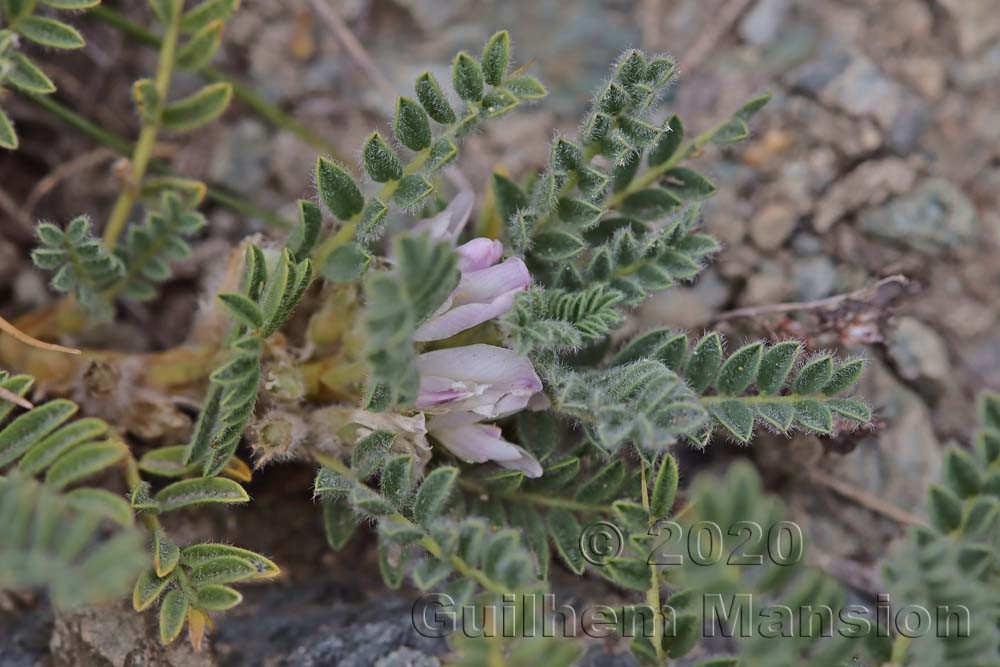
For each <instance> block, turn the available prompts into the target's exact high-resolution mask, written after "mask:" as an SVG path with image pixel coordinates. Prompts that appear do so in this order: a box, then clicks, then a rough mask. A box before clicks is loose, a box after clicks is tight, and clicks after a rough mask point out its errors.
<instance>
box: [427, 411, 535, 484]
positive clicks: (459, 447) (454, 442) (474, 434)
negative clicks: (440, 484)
mask: <svg viewBox="0 0 1000 667" xmlns="http://www.w3.org/2000/svg"><path fill="white" fill-rule="evenodd" d="M427 426H428V428H429V429H430V432H431V435H433V436H434V437H435V438H437V440H438V441H439V442H440V443H441V444H442V445H444V447H445V448H446V449H448V451H450V452H451V453H452V454H454V455H455V456H457V457H458V458H460V459H462V460H463V461H467V462H469V463H483V462H485V461H495V462H497V463H499V464H500V465H501V466H503V467H504V468H510V469H513V470H520V471H522V472H523V473H524V474H525V476H527V477H541V476H542V466H541V465H540V464H539V463H538V460H537V459H536V458H535V457H534V456H532V455H531V453H530V452H528V451H527V450H525V449H524V448H523V447H519V446H517V445H515V444H513V443H510V442H507V441H506V440H504V439H503V436H502V434H501V431H500V429H499V428H498V427H497V426H495V425H493V424H478V423H471V424H459V425H448V424H447V422H446V421H443V420H441V419H440V418H438V417H434V418H432V419H431V420H430V421H429V422H428V424H427Z"/></svg>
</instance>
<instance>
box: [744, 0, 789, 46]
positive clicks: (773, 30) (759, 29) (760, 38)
mask: <svg viewBox="0 0 1000 667" xmlns="http://www.w3.org/2000/svg"><path fill="white" fill-rule="evenodd" d="M790 7H791V2H790V0H758V2H757V3H756V4H755V5H754V6H753V7H752V8H751V9H750V11H748V12H747V13H746V16H744V17H743V20H742V21H740V25H739V35H740V38H741V39H742V40H743V41H744V42H746V43H748V44H753V45H754V46H764V45H765V44H770V43H771V42H773V41H774V38H775V37H777V36H778V33H779V32H780V31H781V28H782V25H783V24H784V22H785V18H786V17H787V16H788V10H789V8H790Z"/></svg>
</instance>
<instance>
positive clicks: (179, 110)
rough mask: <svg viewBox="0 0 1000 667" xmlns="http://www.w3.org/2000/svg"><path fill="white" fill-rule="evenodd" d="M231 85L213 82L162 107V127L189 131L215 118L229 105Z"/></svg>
mask: <svg viewBox="0 0 1000 667" xmlns="http://www.w3.org/2000/svg"><path fill="white" fill-rule="evenodd" d="M232 96H233V87H232V85H230V84H228V83H213V84H209V85H207V86H205V87H203V88H202V89H201V90H199V91H198V92H196V93H193V94H191V95H189V96H188V97H185V98H184V99H182V100H178V101H177V102H172V103H170V104H167V105H166V106H165V107H163V112H162V114H161V115H160V122H161V124H162V125H163V127H164V128H166V129H168V130H175V131H190V130H194V129H197V128H199V127H201V126H202V125H204V124H205V123H208V122H209V121H212V120H215V119H216V118H218V117H219V116H221V115H222V112H223V111H225V110H226V107H228V106H229V100H230V99H231V98H232Z"/></svg>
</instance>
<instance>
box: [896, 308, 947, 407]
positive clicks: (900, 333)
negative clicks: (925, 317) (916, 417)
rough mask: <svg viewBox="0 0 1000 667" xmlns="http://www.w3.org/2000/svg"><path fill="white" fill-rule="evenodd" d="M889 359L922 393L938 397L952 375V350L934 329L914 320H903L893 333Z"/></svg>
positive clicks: (911, 318)
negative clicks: (949, 351) (949, 355)
mask: <svg viewBox="0 0 1000 667" xmlns="http://www.w3.org/2000/svg"><path fill="white" fill-rule="evenodd" d="M887 343H888V346H889V357H890V358H891V359H892V363H893V365H894V366H895V367H896V372H897V373H898V374H899V376H900V377H901V378H903V379H904V380H906V381H907V382H908V383H909V384H911V385H913V386H914V387H915V388H916V390H917V391H918V392H920V393H921V394H924V395H926V396H930V397H937V396H939V395H940V394H941V392H942V391H943V389H944V385H945V382H946V381H947V380H948V377H949V376H950V375H951V362H949V360H948V347H947V345H945V342H944V339H942V338H941V336H940V335H938V333H937V332H936V331H934V329H932V328H931V327H929V326H927V325H926V324H924V323H923V322H921V321H920V320H918V319H916V318H913V317H902V318H900V319H899V321H898V322H897V323H896V326H895V328H893V330H892V331H890V332H889V336H888V340H887Z"/></svg>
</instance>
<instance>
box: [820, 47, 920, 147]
mask: <svg viewBox="0 0 1000 667" xmlns="http://www.w3.org/2000/svg"><path fill="white" fill-rule="evenodd" d="M904 93H905V91H904V90H903V88H902V87H901V86H900V85H899V84H898V83H896V82H895V81H894V80H892V79H890V78H889V77H887V76H886V75H885V74H883V73H882V71H881V70H880V69H879V68H878V67H877V66H876V65H875V63H873V62H872V61H871V60H869V59H868V58H866V57H865V56H861V55H854V56H853V57H852V58H851V60H850V61H849V63H848V64H847V67H845V68H844V69H843V70H841V71H840V72H839V73H838V74H837V75H836V76H835V77H833V78H832V79H831V80H830V81H829V82H828V83H827V84H826V85H825V86H824V87H823V88H822V90H821V91H820V93H819V98H820V100H821V101H822V102H823V103H825V104H828V105H830V106H832V107H835V108H838V109H840V110H841V111H844V112H845V113H847V114H849V115H851V116H855V117H864V116H870V117H872V118H875V120H876V121H878V124H879V125H880V126H881V127H882V128H883V129H886V128H889V127H891V126H892V123H893V121H894V120H895V118H896V116H897V114H898V113H899V110H900V104H901V99H902V98H903V96H904Z"/></svg>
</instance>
